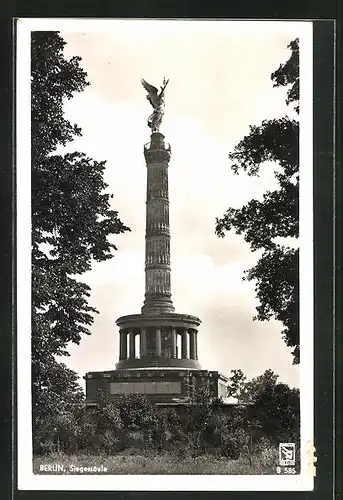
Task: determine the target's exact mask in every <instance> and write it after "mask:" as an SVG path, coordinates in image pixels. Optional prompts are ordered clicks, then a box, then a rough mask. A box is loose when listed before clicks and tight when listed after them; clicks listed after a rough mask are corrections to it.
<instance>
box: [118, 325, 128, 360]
mask: <svg viewBox="0 0 343 500" xmlns="http://www.w3.org/2000/svg"><path fill="white" fill-rule="evenodd" d="M119 338H120V351H119V359H127V332H126V331H125V330H119Z"/></svg>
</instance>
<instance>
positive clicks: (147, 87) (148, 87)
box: [141, 78, 158, 97]
mask: <svg viewBox="0 0 343 500" xmlns="http://www.w3.org/2000/svg"><path fill="white" fill-rule="evenodd" d="M141 82H142V85H143V87H144V88H145V90H146V91H147V92H148V94H149V95H150V96H151V97H156V96H157V94H158V90H157V88H156V87H154V86H153V85H150V83H148V82H146V81H145V80H144V78H141Z"/></svg>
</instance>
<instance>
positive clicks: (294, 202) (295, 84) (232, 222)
mask: <svg viewBox="0 0 343 500" xmlns="http://www.w3.org/2000/svg"><path fill="white" fill-rule="evenodd" d="M288 48H290V50H291V56H290V58H289V59H288V61H287V62H286V63H285V64H281V65H280V67H279V68H278V69H277V70H276V71H275V72H274V73H272V75H271V78H272V80H273V82H274V87H280V86H284V87H288V92H287V99H286V103H287V104H288V105H289V104H294V110H295V111H296V113H298V112H299V41H298V39H296V40H294V41H292V42H291V43H290V44H289V46H288ZM229 159H230V160H232V161H233V162H235V163H234V164H233V165H232V167H231V168H232V170H233V172H234V173H235V174H238V173H239V172H240V171H243V172H246V173H247V174H248V175H250V176H258V175H259V171H260V168H261V167H263V164H264V163H265V162H275V163H276V164H277V167H276V169H275V171H274V175H275V178H276V179H277V182H278V189H276V190H275V191H267V192H266V193H265V194H264V195H263V199H262V201H259V200H255V199H252V200H251V201H249V202H248V203H247V204H246V205H245V206H243V207H242V208H239V209H236V208H229V209H228V210H227V211H226V213H225V214H224V216H223V217H222V218H217V219H216V226H215V231H216V234H217V235H218V236H219V237H224V236H225V231H230V230H234V231H235V232H236V234H239V235H243V236H244V239H245V241H246V242H247V243H249V244H250V248H251V250H252V251H253V252H254V251H256V250H262V255H261V257H260V258H259V259H258V261H257V264H256V265H255V266H254V267H252V268H251V269H249V270H247V271H245V276H244V277H243V279H247V280H249V281H251V280H254V281H255V291H256V296H257V299H258V300H259V305H258V306H257V307H256V310H257V315H256V316H255V317H254V319H257V320H260V321H265V320H269V319H271V318H274V319H276V320H278V321H280V322H281V323H282V324H283V330H282V332H281V335H282V337H283V339H284V340H285V343H286V345H287V346H289V347H292V348H293V351H292V354H293V362H294V363H299V359H300V352H299V321H298V317H299V283H298V281H299V250H298V249H297V248H293V247H291V246H289V245H288V244H287V243H286V244H280V243H279V242H278V240H277V238H280V237H281V238H286V239H287V238H292V239H296V238H297V237H298V233H299V222H298V219H299V123H298V121H297V120H296V119H291V118H289V117H288V116H286V117H283V118H279V119H272V120H264V121H263V122H262V124H261V125H260V126H255V125H254V126H250V131H249V134H248V135H247V136H246V137H244V138H243V139H242V140H241V141H240V142H239V144H237V145H236V147H235V148H234V151H233V152H232V153H230V154H229ZM286 241H288V240H286Z"/></svg>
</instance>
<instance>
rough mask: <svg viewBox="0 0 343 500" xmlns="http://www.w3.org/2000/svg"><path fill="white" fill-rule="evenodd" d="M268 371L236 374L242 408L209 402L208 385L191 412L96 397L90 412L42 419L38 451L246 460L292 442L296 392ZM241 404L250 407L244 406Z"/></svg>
mask: <svg viewBox="0 0 343 500" xmlns="http://www.w3.org/2000/svg"><path fill="white" fill-rule="evenodd" d="M277 379H278V376H277V375H276V374H275V373H273V372H272V371H271V370H267V371H266V372H265V373H264V374H263V375H261V376H260V377H257V378H256V379H253V380H251V381H246V378H245V377H244V375H243V373H242V372H241V371H240V370H237V371H236V373H235V372H233V376H232V378H231V380H233V384H232V385H231V386H230V387H231V389H233V385H234V383H235V382H237V384H236V385H240V387H241V388H240V394H241V395H240V397H239V402H240V403H239V404H238V405H236V406H233V407H232V406H230V407H225V406H224V405H223V403H222V401H220V400H218V399H216V398H213V394H212V389H211V387H210V384H204V385H203V386H201V387H199V390H197V391H195V393H194V399H193V402H192V404H191V405H189V406H188V407H179V408H178V410H177V411H175V410H174V409H172V408H161V407H158V406H156V405H154V404H153V403H152V402H150V401H149V400H148V399H147V398H146V396H145V395H140V394H126V395H123V396H121V397H113V396H110V395H108V394H102V395H100V398H99V402H98V405H97V406H96V407H95V408H86V407H85V406H83V405H82V404H81V405H74V406H73V405H71V406H69V409H68V411H64V412H62V413H59V414H57V415H56V414H53V413H52V414H51V415H50V416H49V418H44V419H43V420H42V425H41V426H40V427H39V429H38V432H37V434H36V442H37V446H36V447H35V450H36V452H37V453H39V452H40V453H45V452H53V451H61V452H65V453H68V454H71V453H82V452H83V453H84V452H87V453H94V454H98V455H99V454H105V455H113V454H117V453H118V452H124V451H125V450H126V451H125V453H126V454H128V453H130V454H131V453H135V450H139V453H141V452H142V451H143V452H144V454H145V453H154V454H156V453H164V452H172V453H173V454H174V456H176V457H180V459H181V458H182V457H184V456H185V455H187V456H188V457H190V458H191V457H194V458H195V457H197V456H199V455H202V454H214V455H222V456H225V457H227V458H229V459H232V460H236V459H238V458H239V457H241V456H246V457H249V459H251V457H252V455H253V454H254V453H255V452H256V453H257V452H258V453H261V452H262V451H263V450H265V449H268V448H270V446H271V443H273V446H275V445H277V444H278V442H280V440H281V441H284V442H288V441H291V442H297V439H298V437H299V405H298V403H299V393H298V391H297V390H296V389H290V388H289V387H288V386H287V385H285V384H281V383H278V382H277ZM243 402H245V403H249V404H242V403H243Z"/></svg>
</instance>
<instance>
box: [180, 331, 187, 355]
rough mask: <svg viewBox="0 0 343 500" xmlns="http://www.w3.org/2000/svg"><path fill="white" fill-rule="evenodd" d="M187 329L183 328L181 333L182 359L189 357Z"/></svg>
mask: <svg viewBox="0 0 343 500" xmlns="http://www.w3.org/2000/svg"><path fill="white" fill-rule="evenodd" d="M187 351H188V350H187V330H183V331H182V333H181V358H182V359H187V358H188V352H187Z"/></svg>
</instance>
